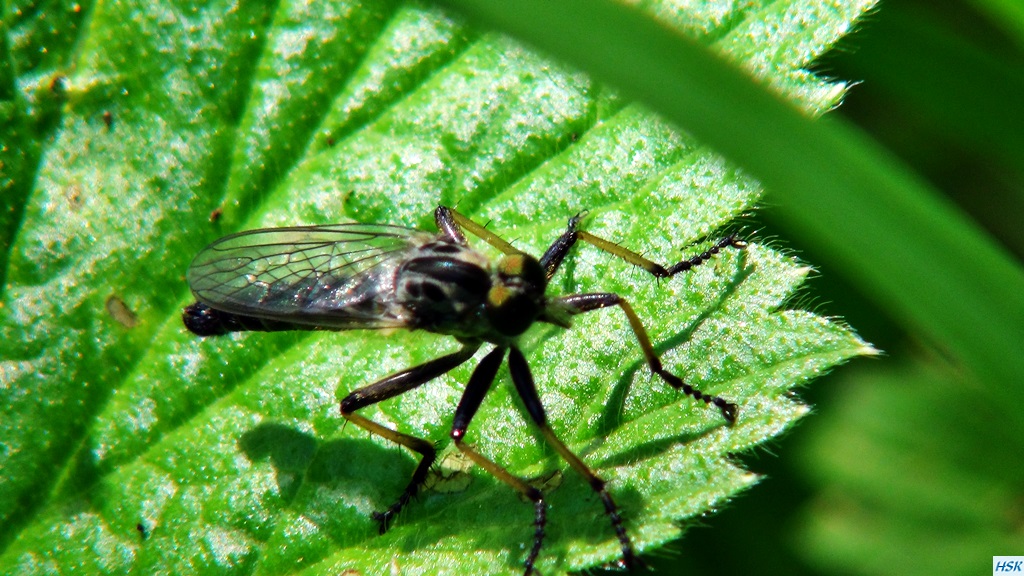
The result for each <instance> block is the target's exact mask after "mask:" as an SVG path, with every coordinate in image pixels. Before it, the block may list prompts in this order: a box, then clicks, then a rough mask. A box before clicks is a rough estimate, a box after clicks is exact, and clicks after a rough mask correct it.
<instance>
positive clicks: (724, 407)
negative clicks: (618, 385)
mask: <svg viewBox="0 0 1024 576" xmlns="http://www.w3.org/2000/svg"><path fill="white" fill-rule="evenodd" d="M558 300H559V301H560V302H561V303H563V304H565V305H566V307H567V308H568V310H569V311H570V313H571V314H582V313H584V312H589V311H591V310H597V309H599V308H607V307H609V306H618V307H619V308H621V309H622V311H623V312H624V313H625V314H626V318H627V319H629V326H630V328H632V329H633V335H634V336H636V340H637V342H639V343H640V349H641V350H642V351H643V353H644V358H645V359H646V360H647V365H648V366H649V367H650V369H651V372H654V373H655V374H657V375H658V376H660V377H661V379H662V380H664V381H665V382H666V383H667V384H668V385H669V386H671V387H673V388H675V389H677V390H682V391H683V393H684V394H686V395H687V396H692V397H693V398H694V399H696V400H700V401H702V402H704V403H705V404H714V405H715V407H717V408H718V409H719V411H721V412H722V416H723V417H724V418H725V419H726V421H727V422H729V424H732V423H734V422H735V421H736V410H737V408H736V405H735V404H733V403H731V402H727V401H725V400H723V399H721V398H719V397H718V396H712V395H710V394H706V393H704V392H701V391H700V390H697V389H696V388H694V387H693V386H691V385H689V384H687V383H686V382H683V379H682V378H680V377H679V376H676V375H675V374H673V373H671V372H669V371H668V370H665V368H664V367H662V365H661V359H660V358H658V353H657V352H655V350H654V346H653V345H652V344H651V338H650V336H648V335H647V330H646V329H645V328H644V325H643V323H642V322H641V321H640V317H639V316H637V314H636V312H634V311H633V307H632V306H630V305H629V302H627V301H626V299H625V298H623V297H622V296H619V295H618V294H612V293H608V292H600V293H594V294H573V295H571V296H562V297H561V298H558Z"/></svg>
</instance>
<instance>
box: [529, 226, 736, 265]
mask: <svg viewBox="0 0 1024 576" xmlns="http://www.w3.org/2000/svg"><path fill="white" fill-rule="evenodd" d="M581 218H582V215H581V214H577V215H576V216H573V217H572V218H570V219H569V226H568V228H567V229H566V231H565V232H563V233H562V235H561V236H559V237H558V239H557V240H555V241H554V242H553V243H552V244H551V246H550V247H549V248H548V249H547V251H546V252H545V253H544V255H543V256H541V259H540V263H541V265H542V266H543V267H544V269H545V271H546V272H547V276H548V280H550V279H551V277H552V276H554V275H555V272H557V271H558V267H559V266H560V265H561V264H562V260H564V259H565V256H566V255H567V254H568V253H569V250H570V249H572V247H573V246H574V245H575V244H576V242H577V241H582V242H585V243H587V244H590V245H591V246H594V247H596V248H598V249H600V250H601V251H603V252H607V253H609V254H611V255H613V256H616V257H618V258H621V259H623V260H625V261H626V262H629V263H630V264H633V265H634V266H639V267H641V268H643V269H644V270H646V271H648V272H650V273H651V274H652V275H654V276H656V277H658V278H669V277H671V276H675V275H676V274H678V273H680V272H685V271H687V270H690V269H691V268H694V267H695V266H699V265H701V264H703V263H704V262H707V261H708V260H710V259H711V258H712V257H714V256H715V255H716V254H718V253H719V252H721V251H722V249H723V248H725V247H727V246H732V247H734V248H745V247H746V246H747V243H746V242H744V241H742V240H740V239H739V237H737V236H736V235H735V234H729V235H728V236H726V237H725V238H722V239H720V240H718V241H717V242H715V243H714V245H712V246H711V248H708V249H707V250H705V251H704V252H701V253H700V254H697V255H696V256H693V257H691V258H686V259H684V260H681V261H679V262H677V263H675V264H672V265H671V266H667V267H666V266H662V265H661V264H658V263H657V262H653V261H651V260H648V259H647V258H644V257H643V256H641V255H640V254H637V253H636V252H634V251H632V250H630V249H628V248H624V247H622V246H619V245H618V244H616V243H614V242H612V241H610V240H605V239H604V238H601V237H600V236H594V235H593V234H591V233H589V232H584V231H583V230H580V229H579V223H580V219H581Z"/></svg>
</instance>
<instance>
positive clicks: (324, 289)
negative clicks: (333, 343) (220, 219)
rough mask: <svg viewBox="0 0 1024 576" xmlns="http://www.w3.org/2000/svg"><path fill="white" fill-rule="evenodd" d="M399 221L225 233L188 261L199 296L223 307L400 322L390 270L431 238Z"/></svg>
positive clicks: (322, 322)
mask: <svg viewBox="0 0 1024 576" xmlns="http://www.w3.org/2000/svg"><path fill="white" fill-rule="evenodd" d="M432 238H433V235H432V234H430V233H427V232H422V231H419V230H414V229H411V228H403V227H400V226H386V225H365V224H331V225H324V226H298V227H290V228H267V229H261V230H251V231H247V232H241V233H238V234H233V235H231V236H225V237H224V238H221V239H220V240H217V241H216V242H214V243H213V244H210V245H209V246H207V247H206V248H205V249H203V250H202V251H201V252H200V253H199V254H198V255H197V256H196V257H195V259H194V260H193V261H192V264H191V265H190V266H189V269H188V275H187V277H188V283H189V286H190V287H191V289H192V292H193V293H194V294H195V296H196V298H198V299H199V300H200V301H201V302H203V303H205V304H207V305H209V306H211V307H213V308H216V309H218V310H223V311H225V312H231V313H234V314H244V315H247V316H255V317H258V318H266V319H272V320H283V321H289V322H295V323H298V324H308V325H314V326H321V327H324V328H337V329H346V328H361V327H365V328H374V327H379V328H384V327H389V326H401V325H402V320H401V319H400V318H397V317H395V316H394V315H393V314H392V312H393V310H392V308H391V307H389V303H390V299H391V297H392V293H393V283H394V271H395V269H396V267H397V266H398V265H399V264H400V263H401V261H402V260H403V258H404V257H405V256H407V255H408V254H410V253H411V252H412V251H413V250H415V248H417V247H418V246H420V245H422V244H423V243H425V242H427V241H429V240H431V239H432Z"/></svg>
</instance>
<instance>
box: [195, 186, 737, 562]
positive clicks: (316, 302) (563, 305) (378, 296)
mask: <svg viewBox="0 0 1024 576" xmlns="http://www.w3.org/2000/svg"><path fill="white" fill-rule="evenodd" d="M434 219H435V221H436V222H437V228H438V230H439V233H430V232H423V231H419V230H414V229H410V228H403V227H399V226H387V225H367V224H334V225H327V226H297V227H290V228H270V229H263V230H252V231H248V232H241V233H239V234H233V235H231V236H226V237H224V238H221V239H220V240H217V241H216V242H214V243H213V244H211V245H209V246H207V247H206V248H205V249H203V250H202V251H201V252H200V253H199V254H198V255H197V256H196V258H195V260H193V261H192V264H191V266H189V269H188V283H189V286H190V287H191V288H192V292H193V293H194V294H195V297H196V299H197V300H198V302H196V303H194V304H192V305H190V306H188V307H187V308H185V311H184V314H183V320H184V322H185V326H186V327H187V328H188V329H189V330H190V331H192V332H193V333H195V334H197V335H200V336H212V335H218V334H225V333H227V332H236V331H246V330H257V331H277V330H352V329H365V328H371V329H372V328H378V329H386V328H407V329H412V330H417V329H418V330H428V331H430V332H435V333H438V334H447V335H450V336H454V337H455V338H456V339H457V340H458V341H459V342H460V343H461V345H462V349H461V350H459V351H458V352H455V353H452V354H448V355H447V356H442V357H440V358H437V359H435V360H431V361H429V362H426V363H424V364H421V365H419V366H415V367H413V368H409V369H406V370H403V371H401V372H398V373H396V374H392V375H390V376H387V377H385V378H383V379H382V380H379V381H377V382H375V383H373V384H370V385H369V386H366V387H363V388H360V389H358V390H356V391H354V392H352V393H351V394H349V395H348V396H347V397H345V399H343V400H342V401H341V415H342V416H343V417H344V418H345V419H346V420H348V421H349V422H352V423H353V424H355V425H357V426H359V427H361V428H364V429H366V430H368V431H369V432H371V433H373V434H377V435H379V436H382V437H384V438H386V439H388V440H391V441H394V442H396V443H398V444H401V445H402V446H405V447H406V448H408V449H410V450H412V451H413V452H416V453H417V454H419V455H420V462H419V465H418V466H417V467H416V470H415V471H414V472H413V475H412V479H411V480H410V481H409V484H408V486H407V487H406V488H405V491H404V492H403V493H402V494H401V496H399V497H398V500H396V501H395V502H394V504H392V505H391V506H389V507H388V508H386V509H385V510H383V511H381V512H376V513H375V514H374V518H375V519H376V520H377V521H378V522H379V524H380V531H381V533H383V532H384V531H385V530H387V528H388V526H389V524H390V523H391V521H392V519H394V517H395V516H396V515H397V514H398V513H399V511H400V510H401V509H402V508H403V507H404V506H405V505H406V504H407V503H408V502H409V500H410V499H411V498H412V497H413V496H414V495H415V494H416V493H417V492H418V491H419V489H420V488H421V486H422V485H423V483H424V481H425V480H426V478H427V474H428V472H429V470H430V467H431V466H432V465H433V464H434V462H435V459H436V457H437V454H436V451H435V449H434V445H433V444H432V443H431V442H428V441H427V440H424V439H422V438H417V437H415V436H411V435H408V434H403V433H401V432H398V431H396V430H392V429H390V428H387V427H385V426H382V425H381V424H378V423H376V422H374V421H372V420H370V419H368V418H365V417H363V416H361V415H359V414H357V413H356V412H357V411H358V410H359V409H361V408H365V407H366V406H370V405H372V404H376V403H377V402H381V401H384V400H387V399H389V398H393V397H394V396H397V395H399V394H402V393H404V392H407V391H409V390H412V389H413V388H416V387H417V386H420V385H422V384H425V383H426V382H429V381H430V380H433V379H435V378H437V377H439V376H441V375H442V374H445V373H446V372H448V371H450V370H452V369H453V368H455V367H456V366H459V365H460V364H462V363H464V362H466V361H468V360H469V359H470V358H472V357H473V355H474V354H475V353H476V352H477V350H479V349H480V347H481V346H482V345H484V344H485V343H486V344H489V345H492V346H493V349H492V350H491V351H490V352H488V353H487V354H486V355H485V356H484V357H483V359H482V360H481V361H480V363H479V364H478V365H477V367H476V369H475V370H474V371H473V374H472V376H470V379H469V382H468V383H467V385H466V388H465V391H464V392H463V394H462V399H461V400H460V401H459V404H458V406H457V407H456V408H455V416H454V418H453V423H452V428H451V432H450V434H451V438H452V439H453V440H454V442H455V445H456V446H457V447H458V449H459V450H460V451H461V452H462V453H464V454H465V455H466V456H467V457H468V458H469V459H470V460H472V461H473V462H474V463H475V464H477V465H478V466H480V467H482V468H483V469H485V470H487V471H488V472H489V473H491V474H493V475H494V476H495V477H496V478H498V479H499V480H500V481H502V482H504V483H505V484H507V485H509V486H511V487H512V488H513V489H515V490H516V491H517V492H519V493H520V494H522V495H523V496H525V497H526V498H527V499H529V500H530V501H532V502H533V503H534V535H533V546H532V547H531V549H530V552H529V554H528V555H527V557H526V561H525V574H526V575H527V576H529V574H531V573H532V572H533V567H534V564H535V562H536V560H537V556H538V554H539V553H540V550H541V545H542V544H543V541H544V536H545V533H544V529H545V526H546V522H547V518H546V513H547V505H546V503H545V500H544V494H543V493H542V492H541V491H540V490H539V489H538V488H536V487H534V486H532V485H531V484H529V483H527V482H526V481H525V480H523V479H520V478H517V477H516V476H513V475H512V474H511V473H509V472H508V471H507V470H506V469H505V468H503V467H502V466H500V465H499V464H497V463H495V462H494V461H492V460H490V459H488V458H487V457H485V456H483V455H482V454H481V453H480V452H478V451H477V450H476V448H474V447H472V446H470V445H469V444H467V443H466V442H465V436H466V430H467V429H468V428H469V424H470V421H471V420H472V419H473V416H474V415H475V414H476V412H477V409H478V408H479V407H480V403H481V402H482V401H483V399H484V396H485V395H486V394H487V391H488V390H489V389H490V387H491V385H492V384H493V382H494V379H495V376H496V374H497V372H498V368H499V367H500V366H501V364H502V362H503V361H504V359H505V356H506V355H507V356H508V365H509V371H510V373H511V376H512V382H513V383H514V384H515V388H516V391H517V392H518V393H519V396H520V398H522V400H523V403H524V404H525V406H526V409H527V412H528V414H529V417H530V419H531V420H533V422H534V424H536V425H537V426H538V427H540V430H541V432H542V434H543V436H544V438H545V440H546V441H547V442H548V443H549V444H550V445H551V446H552V447H553V448H554V449H555V451H556V452H558V454H559V455H561V457H562V458H563V459H565V460H566V462H568V463H569V465H570V466H571V467H572V468H573V469H575V470H576V471H577V472H578V473H579V474H580V475H581V476H583V478H584V479H585V480H586V481H587V483H588V484H589V485H590V487H591V488H592V489H593V490H594V491H595V492H596V493H597V494H598V495H599V496H600V498H601V502H602V504H603V505H604V509H605V513H606V514H607V516H608V518H609V519H610V521H611V525H612V528H613V530H614V531H615V534H616V537H617V538H618V541H619V544H620V545H621V548H622V564H623V565H625V566H631V565H633V564H635V563H636V562H637V559H636V557H635V554H634V552H633V546H632V544H631V542H630V538H629V535H628V534H627V532H626V529H625V526H624V525H623V522H622V520H621V518H620V516H619V512H618V508H617V507H616V505H615V501H614V500H613V499H612V497H611V495H610V494H609V492H608V490H607V489H606V488H605V482H604V481H603V480H601V479H600V478H599V477H598V476H597V475H596V474H594V472H593V471H591V470H590V468H589V467H587V465H586V464H584V463H583V461H582V460H581V459H580V458H579V457H577V456H576V455H575V454H573V453H572V452H571V451H570V450H569V448H567V447H566V445H565V444H563V443H562V441H561V440H559V439H558V438H557V437H556V436H555V433H554V432H553V431H552V430H551V428H550V426H549V425H548V424H547V419H546V416H545V413H544V407H543V406H542V404H541V401H540V397H539V395H538V394H537V388H536V386H535V385H534V381H533V376H532V375H531V374H530V368H529V366H528V365H527V362H526V358H525V357H524V356H523V353H522V352H521V351H520V349H519V346H518V338H519V336H520V335H521V334H523V332H525V331H526V329H527V328H529V327H530V326H531V325H533V324H534V323H535V322H545V323H548V324H554V325H556V326H561V327H563V328H569V327H570V324H571V320H572V317H573V316H575V315H577V314H582V313H584V312H589V311H591V310H597V309H599V308H608V307H612V306H618V307H619V308H620V309H621V310H622V311H623V312H624V313H625V314H626V317H627V318H628V320H629V325H630V327H631V328H632V330H633V334H634V336H635V337H636V339H637V341H638V342H639V344H640V349H641V351H642V352H643V354H644V357H645V358H646V360H647V365H648V366H649V367H650V369H651V371H652V372H653V373H654V374H657V375H658V376H659V377H660V378H661V379H662V380H664V381H665V382H666V383H667V384H669V385H670V386H672V387H673V388H676V389H678V390H681V391H682V392H683V393H685V394H687V395H689V396H691V397H693V398H694V399H696V400H699V401H702V402H704V403H706V404H708V405H714V406H715V407H716V408H718V410H719V411H720V412H721V414H722V416H723V417H724V418H725V420H726V421H727V422H728V423H730V424H731V423H733V422H734V421H735V419H736V411H737V408H736V405H735V404H732V403H730V402H727V401H725V400H723V399H721V398H718V397H715V396H711V395H708V394H705V393H703V392H701V391H699V390H697V389H696V388H694V387H692V386H690V385H689V384H687V383H685V382H683V380H682V379H681V378H680V377H678V376H676V375H675V374H673V373H671V372H669V371H668V370H665V369H664V368H663V367H662V364H661V360H659V358H658V355H657V353H656V352H655V351H654V347H653V346H652V345H651V340H650V338H649V337H648V335H647V331H646V329H645V328H644V326H643V324H642V323H641V321H640V318H639V316H637V314H636V312H634V311H633V308H632V307H631V306H630V305H629V303H628V302H627V301H626V300H625V299H624V298H622V297H621V296H619V295H618V294H612V293H606V292H597V293H588V294H572V295H568V296H551V295H548V294H546V289H547V285H548V282H549V281H550V280H551V278H552V277H553V276H554V275H555V273H556V272H557V271H558V268H559V266H560V265H561V263H562V260H563V259H564V258H565V257H566V255H567V254H568V253H569V250H570V249H571V248H572V247H573V245H575V244H576V243H577V242H579V241H583V242H585V243H587V244H591V245H593V246H595V247H597V248H599V249H600V250H603V251H605V252H608V253H610V254H612V255H614V256H617V257H619V258H622V259H623V260H625V261H627V262H630V263H632V264H634V265H637V266H640V267H641V268H643V269H644V270H647V271H648V272H650V273H651V274H653V275H654V276H656V277H658V278H667V277H670V276H673V275H675V274H677V273H679V272H683V271H686V270H689V269H691V268H693V267H694V266H698V265H700V264H701V263H703V262H705V261H707V260H708V259H710V258H711V257H712V256H714V255H715V254H717V253H719V251H721V250H722V249H724V248H726V247H728V246H732V247H735V248H743V247H744V246H745V245H746V244H745V243H744V242H742V241H740V240H739V239H737V238H736V236H735V235H730V236H727V237H726V238H724V239H722V240H719V241H718V242H717V243H715V244H714V245H713V246H712V247H711V248H710V249H708V250H707V251H705V252H703V253H701V254H699V255H697V256H694V257H692V258H690V259H688V260H683V261H682V262H679V263H677V264H675V265H673V266H669V267H667V268H666V267H663V266H661V265H658V264H656V263H654V262H652V261H650V260H647V259H646V258H644V257H643V256H641V255H639V254H637V253H636V252H633V251H631V250H627V249H625V248H623V247H621V246H618V245H617V244H614V243H612V242H609V241H607V240H604V239H602V238H599V237H597V236H594V235H592V234H589V233H587V232H584V231H582V230H580V229H579V223H580V220H581V216H580V215H576V216H574V217H572V218H570V219H569V225H568V228H567V229H566V231H565V232H564V233H562V235H561V236H559V238H558V239H557V240H555V241H554V243H552V244H551V246H550V247H549V248H548V249H547V251H546V252H545V253H544V255H543V256H541V257H540V259H539V260H538V259H537V258H534V257H533V256H530V255H529V254H525V253H523V252H522V251H520V250H519V249H517V248H515V247H513V246H512V245H511V244H509V243H508V242H506V241H505V240H502V239H501V238H499V237H498V236H497V235H496V234H494V233H492V232H490V231H488V230H487V229H485V228H484V227H483V226H481V225H480V224H477V223H476V222H473V221H472V220H470V219H469V218H467V217H465V216H463V215H462V214H459V213H458V212H456V211H454V210H452V209H450V208H446V207H444V206H440V207H438V208H437V210H436V211H435V212H434ZM464 230H465V231H468V232H470V233H471V234H473V235H475V236H477V237H479V238H481V239H482V240H484V241H485V242H487V243H488V244H490V245H491V246H493V247H494V248H496V249H497V250H499V251H500V252H501V253H502V254H503V255H502V256H501V257H500V258H499V259H498V260H497V261H493V260H491V259H489V258H487V257H486V256H484V255H483V254H481V253H480V252H478V251H476V250H474V249H473V248H471V247H470V246H469V242H468V241H467V240H466V236H465V234H464V232H463V231H464Z"/></svg>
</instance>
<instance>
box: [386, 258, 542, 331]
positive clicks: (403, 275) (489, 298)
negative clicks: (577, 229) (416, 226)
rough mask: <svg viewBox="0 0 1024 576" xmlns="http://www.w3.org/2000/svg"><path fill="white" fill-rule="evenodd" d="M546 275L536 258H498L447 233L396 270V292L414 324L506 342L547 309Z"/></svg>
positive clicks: (415, 326) (412, 324) (397, 297)
mask: <svg viewBox="0 0 1024 576" xmlns="http://www.w3.org/2000/svg"><path fill="white" fill-rule="evenodd" d="M545 284H546V279H545V276H544V273H543V269H542V268H541V267H540V264H539V263H538V262H537V260H536V259H535V258H533V257H532V256H529V255H526V254H514V255H509V256H505V257H504V258H502V259H501V260H500V261H499V262H498V263H496V264H492V263H491V262H490V261H489V260H488V259H487V258H486V257H485V256H483V255H482V254H480V253H479V252H477V251H475V250H473V249H471V248H468V247H466V246H461V245H459V244H455V243H453V242H447V241H445V240H444V239H441V240H438V241H435V242H430V243H428V244H424V245H423V246H420V247H419V248H418V250H417V255H416V256H414V257H412V258H410V259H409V260H407V261H406V262H405V263H403V264H402V265H401V266H399V268H398V270H397V271H396V274H395V296H396V299H397V301H398V303H399V305H400V306H401V307H403V308H404V309H405V310H407V312H408V318H409V322H410V325H411V327H413V328H421V329H424V330H429V331H431V332H437V333H441V334H450V335H453V336H457V337H461V338H474V339H481V340H487V341H493V342H503V341H506V340H507V339H509V338H511V337H514V336H518V335H519V334H520V333H522V332H523V331H525V330H526V328H528V327H529V326H530V325H531V324H532V323H533V322H534V321H535V320H536V319H537V317H538V316H540V313H541V311H542V310H543V301H544V289H545Z"/></svg>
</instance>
